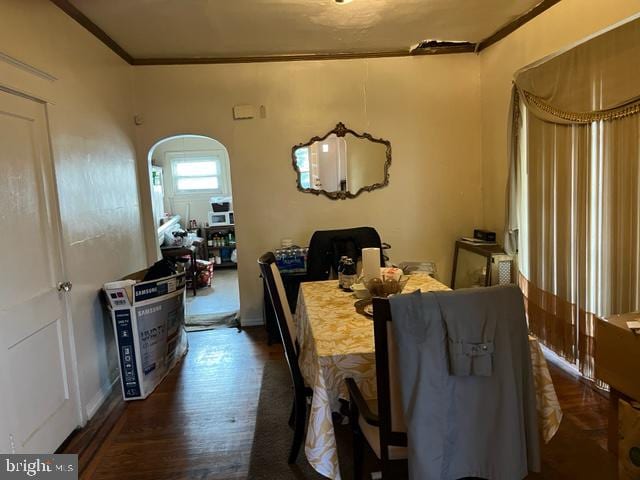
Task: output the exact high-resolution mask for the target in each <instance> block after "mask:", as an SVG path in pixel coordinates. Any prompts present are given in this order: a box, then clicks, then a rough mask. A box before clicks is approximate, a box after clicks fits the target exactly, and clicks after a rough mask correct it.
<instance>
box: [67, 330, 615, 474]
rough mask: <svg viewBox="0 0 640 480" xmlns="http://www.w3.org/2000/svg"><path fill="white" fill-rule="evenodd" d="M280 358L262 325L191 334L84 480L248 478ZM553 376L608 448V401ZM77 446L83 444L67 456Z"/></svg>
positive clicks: (105, 438) (97, 452) (570, 410)
mask: <svg viewBox="0 0 640 480" xmlns="http://www.w3.org/2000/svg"><path fill="white" fill-rule="evenodd" d="M281 355H282V348H281V346H280V345H271V346H269V345H267V341H266V333H265V331H264V329H263V328H261V327H256V328H249V329H245V330H243V331H242V332H238V331H237V330H235V329H220V330H212V331H205V332H193V333H190V334H189V353H188V354H187V355H186V357H185V359H184V360H183V361H182V363H181V364H179V365H178V366H176V368H174V369H173V370H172V371H171V372H170V374H169V375H168V376H167V378H166V379H165V380H164V381H163V382H162V383H161V384H160V385H159V386H158V388H157V389H156V391H155V392H154V393H153V394H152V395H151V396H150V397H149V398H147V399H146V400H143V401H134V402H128V403H126V404H124V403H123V405H124V406H123V408H121V409H120V410H119V411H117V413H116V417H117V418H115V419H114V418H112V419H110V422H111V424H112V428H110V429H109V431H108V433H107V434H105V435H102V436H97V437H96V441H99V442H100V443H99V444H98V445H93V446H91V447H89V448H84V449H82V452H85V453H82V452H81V457H83V456H84V458H83V460H84V462H85V463H86V465H87V466H86V468H85V469H84V470H83V471H82V473H81V477H80V478H81V479H85V480H89V479H92V480H115V479H118V480H134V479H135V480H146V479H149V480H164V479H167V480H169V479H171V480H201V479H207V480H235V479H245V478H246V477H247V474H248V469H249V460H250V454H251V446H252V443H253V434H254V429H255V415H256V410H257V403H258V398H259V394H260V387H261V379H262V373H263V368H264V364H265V361H266V360H268V359H270V358H278V357H280V356H281ZM550 370H551V375H552V377H553V381H554V385H555V387H556V391H557V393H558V397H559V400H560V403H561V406H562V408H563V412H564V415H565V416H567V417H568V418H570V419H571V420H572V421H573V422H574V423H575V424H576V425H577V426H579V428H580V429H581V431H582V432H584V435H586V436H587V437H588V438H589V439H590V440H593V441H594V442H596V443H597V444H598V445H600V446H601V447H604V446H605V445H606V434H607V408H608V404H607V400H606V398H605V397H604V396H602V395H600V394H598V393H596V392H594V391H593V390H592V389H591V388H590V386H589V385H586V384H585V383H583V382H581V381H580V380H579V379H578V378H577V377H574V376H571V375H569V374H567V373H566V372H565V371H563V370H562V369H561V368H558V367H556V366H554V365H553V364H550ZM73 448H76V449H77V448H80V447H79V444H78V442H75V443H71V442H70V443H69V445H67V450H65V451H66V452H68V453H74V452H73V451H72V450H73ZM75 453H77V452H75ZM88 454H90V455H91V458H90V459H87V458H86V455H88ZM576 461H579V459H576Z"/></svg>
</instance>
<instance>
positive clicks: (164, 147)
mask: <svg viewBox="0 0 640 480" xmlns="http://www.w3.org/2000/svg"><path fill="white" fill-rule="evenodd" d="M202 151H215V152H216V153H218V154H220V155H221V156H222V157H224V159H223V162H224V163H225V168H226V169H227V170H226V171H227V172H228V171H229V159H228V158H227V153H226V151H225V148H224V146H223V145H221V144H220V142H217V141H215V140H212V139H210V138H199V137H179V138H174V139H169V140H166V141H164V142H162V143H160V144H159V145H158V146H157V147H156V148H155V149H154V150H153V153H152V158H153V164H154V165H158V166H161V167H162V174H163V177H164V206H165V210H164V211H165V212H168V213H171V214H172V215H176V214H177V215H180V217H181V218H182V220H181V223H182V226H183V227H184V226H185V225H188V220H190V219H195V220H197V221H198V224H203V225H204V224H205V223H206V222H207V221H208V220H209V217H208V214H209V212H210V211H211V203H210V202H209V199H210V198H211V197H212V196H228V195H231V192H230V191H229V192H227V193H226V194H224V195H211V194H210V193H204V194H189V195H176V194H175V192H174V190H173V175H172V172H171V159H170V158H169V157H168V156H167V153H188V152H202ZM187 214H189V215H188V218H187Z"/></svg>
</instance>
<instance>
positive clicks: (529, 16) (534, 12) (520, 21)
mask: <svg viewBox="0 0 640 480" xmlns="http://www.w3.org/2000/svg"><path fill="white" fill-rule="evenodd" d="M556 3H560V0H542V2H540V3H539V4H538V5H536V6H535V7H533V8H532V9H531V10H529V11H528V12H526V13H525V14H523V15H520V16H519V17H517V18H516V19H515V20H512V21H511V22H509V23H507V24H506V25H504V26H503V27H501V28H500V29H499V30H498V31H496V32H495V33H494V34H493V35H490V36H488V37H487V38H485V39H484V40H482V41H481V42H479V43H478V46H477V48H476V51H477V52H481V51H482V50H484V49H485V48H487V47H489V46H491V45H493V44H494V43H496V42H499V41H500V40H502V39H503V38H505V37H506V36H507V35H509V34H510V33H513V32H515V31H516V30H517V29H519V28H520V27H521V26H523V25H524V24H525V23H527V22H529V21H531V20H533V19H534V18H536V17H537V16H538V15H540V14H541V13H543V12H546V11H547V10H549V9H550V8H551V7H553V6H554V5H555V4H556Z"/></svg>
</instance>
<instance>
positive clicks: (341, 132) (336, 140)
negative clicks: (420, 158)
mask: <svg viewBox="0 0 640 480" xmlns="http://www.w3.org/2000/svg"><path fill="white" fill-rule="evenodd" d="M292 160H293V168H294V170H295V171H296V174H297V182H298V190H300V191H301V192H305V193H313V194H315V195H320V194H323V195H326V196H327V197H329V198H331V199H334V200H335V199H345V198H355V197H357V196H358V195H360V194H361V193H362V192H370V191H371V190H375V189H376V188H382V187H384V186H386V185H388V184H389V167H390V166H391V143H390V142H389V141H388V140H383V139H381V138H374V137H372V136H371V135H370V134H368V133H356V132H354V131H353V130H350V129H348V128H347V127H346V126H345V125H344V124H343V123H338V125H336V128H334V129H333V130H331V131H330V132H328V133H327V134H326V135H324V136H322V137H313V138H312V139H311V140H309V141H308V142H306V143H301V144H299V145H296V146H294V147H293V149H292Z"/></svg>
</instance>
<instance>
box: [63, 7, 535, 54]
mask: <svg viewBox="0 0 640 480" xmlns="http://www.w3.org/2000/svg"><path fill="white" fill-rule="evenodd" d="M54 1H55V0H54ZM56 3H58V2H56ZM68 3H70V4H72V5H73V6H74V7H76V8H77V9H78V10H79V11H80V12H81V13H82V14H84V16H86V17H87V18H88V19H89V20H90V21H91V22H93V23H94V24H95V25H97V26H98V27H99V28H100V29H102V30H103V31H104V32H105V33H106V34H107V35H108V36H109V37H111V39H113V40H114V41H115V42H116V43H117V44H118V45H119V46H120V47H122V48H123V49H124V50H125V51H126V52H127V53H128V54H129V55H130V56H131V57H133V58H134V59H140V58H143V59H146V58H151V59H163V58H164V59H168V58H186V59H193V58H205V57H206V58H231V57H253V56H281V55H304V54H342V53H353V54H361V53H377V52H393V51H396V52H397V51H408V50H409V49H410V47H411V46H413V45H416V44H417V43H419V42H421V41H423V40H427V39H437V40H455V41H468V42H471V43H477V42H480V41H481V40H483V39H486V38H487V37H490V36H491V35H492V34H493V33H495V32H496V31H497V30H499V29H500V28H501V27H503V26H505V25H506V24H508V23H510V22H512V21H513V20H515V19H516V18H518V17H520V16H522V15H523V14H525V13H527V12H528V11H530V10H531V9H532V8H533V7H535V6H536V5H538V4H540V3H541V0H352V1H351V3H347V4H343V5H339V4H336V2H335V1H334V0H227V1H224V0H109V1H96V0H68Z"/></svg>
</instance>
